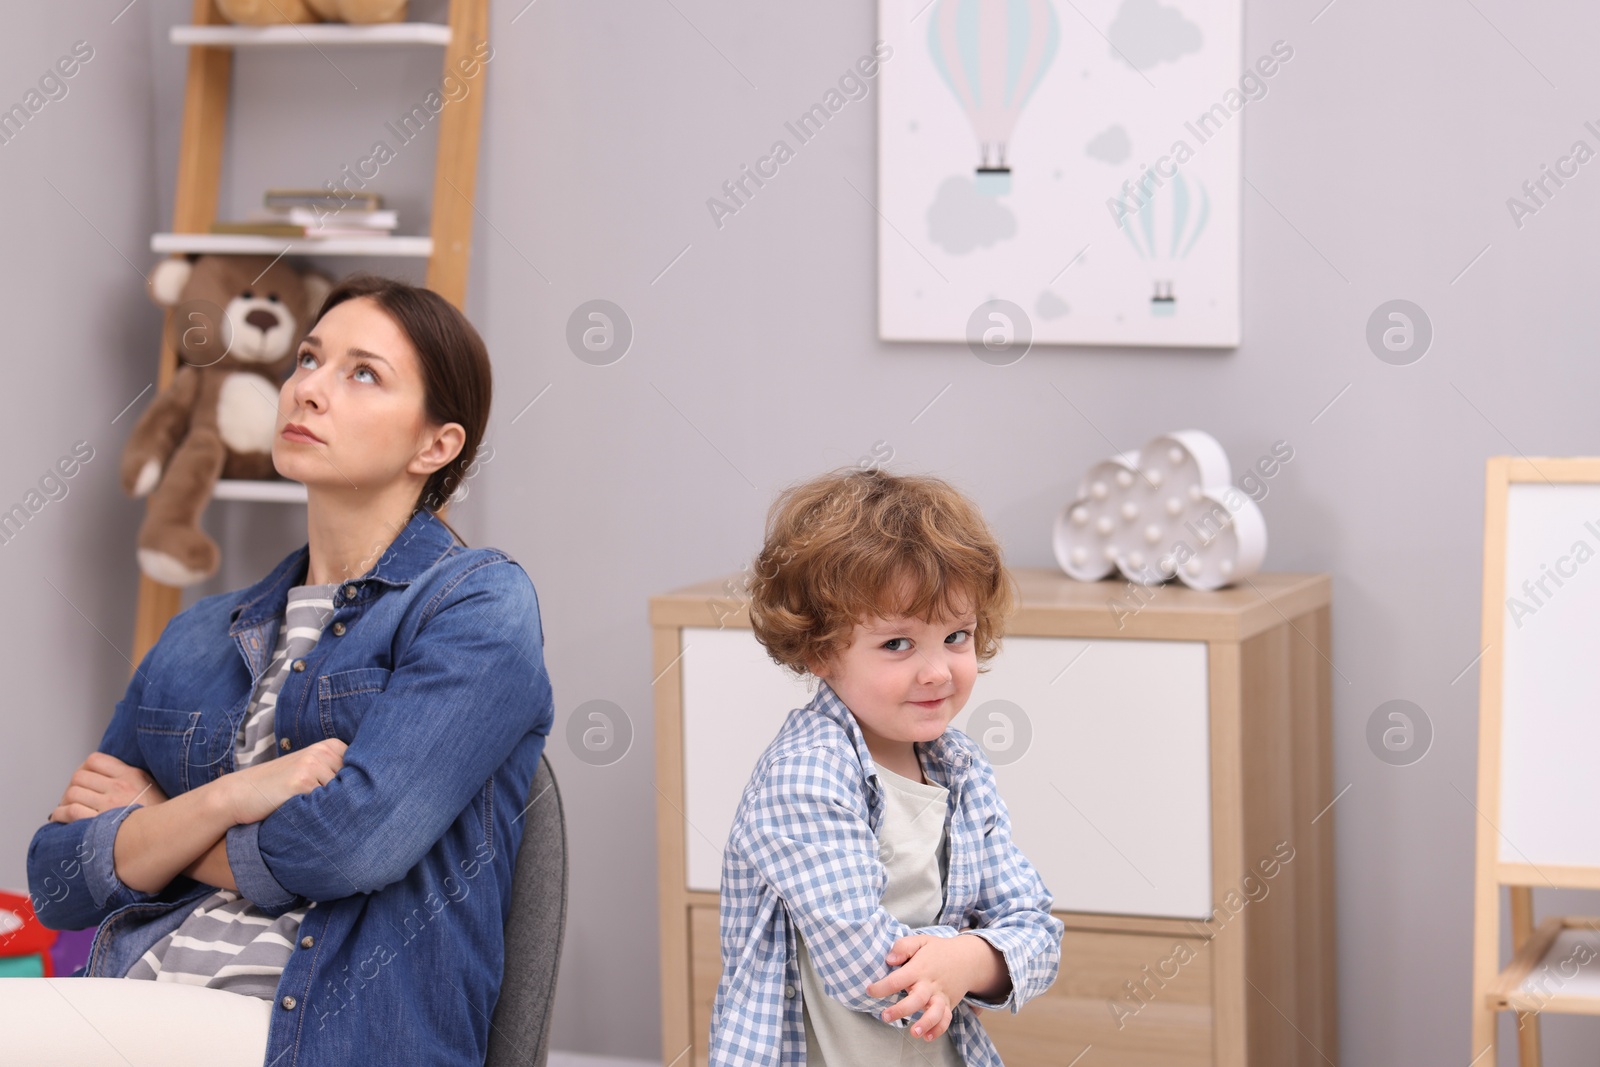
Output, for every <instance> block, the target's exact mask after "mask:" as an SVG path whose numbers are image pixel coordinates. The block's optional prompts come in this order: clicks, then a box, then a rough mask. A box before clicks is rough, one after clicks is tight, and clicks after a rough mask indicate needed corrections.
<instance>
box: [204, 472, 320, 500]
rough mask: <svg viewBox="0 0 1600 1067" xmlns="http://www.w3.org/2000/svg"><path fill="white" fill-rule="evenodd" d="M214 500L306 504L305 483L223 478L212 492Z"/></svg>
mask: <svg viewBox="0 0 1600 1067" xmlns="http://www.w3.org/2000/svg"><path fill="white" fill-rule="evenodd" d="M211 499H212V500H254V501H258V502H261V503H265V504H304V503H305V502H306V487H305V483H303V482H291V481H270V480H262V481H251V480H249V479H246V478H221V479H218V481H217V487H216V488H215V489H213V490H212V491H211Z"/></svg>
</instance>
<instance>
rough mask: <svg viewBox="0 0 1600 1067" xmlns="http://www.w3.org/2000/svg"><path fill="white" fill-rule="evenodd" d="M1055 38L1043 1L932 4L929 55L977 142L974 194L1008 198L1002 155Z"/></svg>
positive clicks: (1056, 27) (1053, 19)
mask: <svg viewBox="0 0 1600 1067" xmlns="http://www.w3.org/2000/svg"><path fill="white" fill-rule="evenodd" d="M1060 37H1061V23H1060V19H1059V18H1058V17H1057V15H1056V11H1055V7H1054V5H1053V4H1052V3H1051V2H1050V0H935V2H934V5H933V10H932V11H931V12H930V18H929V20H928V55H929V57H930V58H931V59H932V60H933V65H934V69H936V70H937V71H938V72H939V76H940V77H941V78H942V79H943V80H944V83H945V84H946V85H947V86H949V87H950V91H951V92H952V93H953V94H955V99H956V103H957V105H958V106H959V107H960V108H961V110H962V112H964V113H965V115H966V117H967V120H968V121H969V122H970V123H971V124H972V132H973V133H974V134H975V135H976V136H977V139H978V165H977V168H976V179H975V185H976V188H977V190H978V191H979V192H980V193H984V194H986V195H989V196H1004V195H1005V194H1007V193H1009V192H1010V191H1011V166H1010V164H1009V162H1008V161H1007V152H1006V148H1007V146H1008V145H1009V144H1010V143H1011V135H1012V133H1013V132H1014V131H1015V129H1016V126H1017V119H1018V117H1019V116H1020V115H1021V114H1022V109H1023V108H1024V107H1025V106H1026V105H1027V103H1028V98H1029V97H1030V96H1032V95H1033V91H1034V90H1035V89H1036V88H1038V85H1039V82H1040V81H1041V80H1042V79H1043V78H1044V75H1045V72H1046V71H1048V70H1049V69H1050V64H1051V61H1052V60H1054V59H1055V55H1056V49H1057V47H1058V45H1059V43H1060Z"/></svg>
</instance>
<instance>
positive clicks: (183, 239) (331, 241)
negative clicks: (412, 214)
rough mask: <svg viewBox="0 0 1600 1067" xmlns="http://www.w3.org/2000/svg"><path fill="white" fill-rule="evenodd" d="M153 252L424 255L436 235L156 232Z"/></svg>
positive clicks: (274, 254)
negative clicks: (277, 235)
mask: <svg viewBox="0 0 1600 1067" xmlns="http://www.w3.org/2000/svg"><path fill="white" fill-rule="evenodd" d="M150 251H152V252H202V253H212V254H215V255H267V256H276V255H280V254H282V253H284V252H285V251H287V252H289V253H290V254H292V255H300V256H421V257H424V258H426V257H428V256H431V255H433V238H432V237H384V236H380V237H266V236H262V235H260V234H251V233H156V234H151V235H150Z"/></svg>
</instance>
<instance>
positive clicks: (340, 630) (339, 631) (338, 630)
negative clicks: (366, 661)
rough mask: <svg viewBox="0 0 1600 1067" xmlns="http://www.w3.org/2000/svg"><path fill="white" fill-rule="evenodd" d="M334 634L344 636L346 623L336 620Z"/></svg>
mask: <svg viewBox="0 0 1600 1067" xmlns="http://www.w3.org/2000/svg"><path fill="white" fill-rule="evenodd" d="M333 636H335V637H343V636H344V623H342V622H336V623H334V624H333Z"/></svg>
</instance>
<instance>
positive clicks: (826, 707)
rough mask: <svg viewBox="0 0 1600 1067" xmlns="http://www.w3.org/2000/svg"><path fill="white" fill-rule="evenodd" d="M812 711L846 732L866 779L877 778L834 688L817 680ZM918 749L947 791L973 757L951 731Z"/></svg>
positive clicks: (864, 742) (864, 744) (863, 739)
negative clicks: (941, 776) (940, 778)
mask: <svg viewBox="0 0 1600 1067" xmlns="http://www.w3.org/2000/svg"><path fill="white" fill-rule="evenodd" d="M809 707H810V708H811V709H812V710H814V711H816V712H818V713H820V714H822V715H824V716H826V717H827V718H829V719H832V720H833V721H834V722H836V723H838V724H839V725H840V726H841V727H843V728H844V732H845V736H847V737H849V738H850V743H851V744H852V745H853V746H855V750H856V757H857V758H858V759H860V761H861V771H862V774H863V776H864V777H866V778H869V779H875V778H877V776H878V765H877V763H875V762H874V761H873V759H872V752H871V750H869V749H868V748H867V739H866V737H865V736H864V735H863V734H862V733H861V726H860V724H859V723H857V722H856V717H855V715H853V714H852V713H851V711H850V709H849V708H848V707H847V706H846V705H845V702H844V701H843V700H841V699H840V698H839V694H838V693H836V692H834V690H833V686H831V685H829V684H828V683H827V682H825V681H823V680H822V679H821V678H818V679H817V695H816V696H814V697H812V698H811V703H810V705H809ZM917 749H918V750H919V752H920V753H921V754H922V755H925V756H927V757H928V759H927V760H924V761H923V766H924V769H925V770H934V769H936V770H938V771H939V773H940V774H941V775H943V776H944V777H945V778H946V780H945V781H942V782H940V783H939V784H941V785H943V786H946V787H948V786H950V785H951V784H952V783H953V782H954V781H955V780H956V779H957V778H960V777H961V776H962V775H963V774H964V773H965V771H966V769H967V766H968V764H970V763H971V762H972V757H971V755H970V754H969V753H968V752H967V751H966V749H964V748H962V746H961V743H960V742H959V741H957V740H956V739H955V738H953V737H951V736H950V728H948V727H947V728H946V729H945V731H944V733H942V734H940V735H939V736H938V737H936V738H935V739H934V740H932V741H924V742H918V743H917ZM930 763H931V764H932V766H931V767H930V766H929V764H930ZM928 777H929V778H933V777H934V775H932V774H929V775H928Z"/></svg>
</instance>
